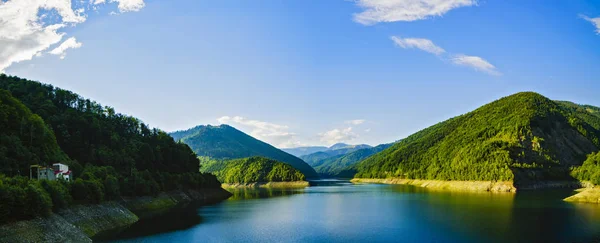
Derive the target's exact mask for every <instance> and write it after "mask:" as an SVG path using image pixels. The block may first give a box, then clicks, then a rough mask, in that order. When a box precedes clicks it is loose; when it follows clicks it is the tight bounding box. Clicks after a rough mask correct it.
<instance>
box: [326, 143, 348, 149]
mask: <svg viewBox="0 0 600 243" xmlns="http://www.w3.org/2000/svg"><path fill="white" fill-rule="evenodd" d="M351 146H352V145H350V144H345V143H336V144H334V145H331V146H330V147H329V150H336V149H343V148H347V147H351Z"/></svg>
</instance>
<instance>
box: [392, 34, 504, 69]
mask: <svg viewBox="0 0 600 243" xmlns="http://www.w3.org/2000/svg"><path fill="white" fill-rule="evenodd" d="M390 39H392V41H393V42H394V44H396V45H397V46H399V47H402V48H404V49H409V48H417V49H420V50H423V51H425V52H428V53H431V54H434V55H436V56H439V57H441V58H442V59H444V60H448V59H449V60H450V61H451V62H452V63H454V64H457V65H461V66H468V67H471V68H474V69H475V70H477V71H482V72H485V73H487V74H491V75H501V73H500V72H499V71H498V70H497V69H496V67H495V66H494V65H492V64H491V63H489V62H488V61H486V60H485V59H483V58H481V57H478V56H467V55H463V54H457V55H453V54H447V53H446V50H444V49H443V48H441V47H439V46H437V45H435V44H434V43H433V41H431V40H429V39H424V38H401V37H399V36H392V37H390Z"/></svg>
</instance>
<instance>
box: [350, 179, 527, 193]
mask: <svg viewBox="0 0 600 243" xmlns="http://www.w3.org/2000/svg"><path fill="white" fill-rule="evenodd" d="M351 182H352V183H379V184H398V185H412V186H418V187H424V188H429V189H435V190H449V191H472V192H516V191H517V188H516V187H515V186H514V185H513V182H511V181H438V180H417V179H401V178H386V179H368V178H354V179H352V180H351Z"/></svg>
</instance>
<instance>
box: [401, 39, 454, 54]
mask: <svg viewBox="0 0 600 243" xmlns="http://www.w3.org/2000/svg"><path fill="white" fill-rule="evenodd" d="M390 38H391V39H392V41H394V43H395V44H396V45H397V46H399V47H402V48H404V49H408V48H417V49H421V50H423V51H426V52H429V53H432V54H435V55H441V54H444V53H445V52H446V51H445V50H444V49H442V48H441V47H439V46H436V45H435V44H433V42H432V41H431V40H428V39H422V38H401V37H399V36H392V37H390Z"/></svg>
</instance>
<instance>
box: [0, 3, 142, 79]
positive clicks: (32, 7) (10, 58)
mask: <svg viewBox="0 0 600 243" xmlns="http://www.w3.org/2000/svg"><path fill="white" fill-rule="evenodd" d="M110 2H117V3H118V6H119V10H120V11H122V12H127V11H138V10H140V9H141V8H142V7H144V1H143V0H111V1H110ZM94 3H98V4H104V3H105V1H101V0H100V1H99V0H96V1H95V2H94ZM94 6H95V5H94ZM94 6H90V4H89V3H88V1H71V0H52V1H49V0H28V1H24V0H4V1H0V23H2V24H0V72H4V69H6V68H7V67H9V66H10V65H12V64H14V63H18V62H22V61H27V60H31V59H32V58H34V57H36V56H40V55H41V53H42V52H44V51H46V50H48V49H49V48H50V47H51V46H53V45H55V44H57V43H59V42H61V41H62V39H63V37H64V36H65V34H66V33H65V32H64V29H65V28H67V27H73V26H76V25H78V24H81V23H83V22H85V21H86V19H87V15H86V14H85V12H86V10H89V9H91V8H94ZM77 43H78V42H77ZM55 49H56V48H55ZM67 49H68V48H67ZM59 50H60V49H59ZM65 50H66V49H65ZM57 52H58V50H57ZM60 56H62V55H60Z"/></svg>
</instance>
